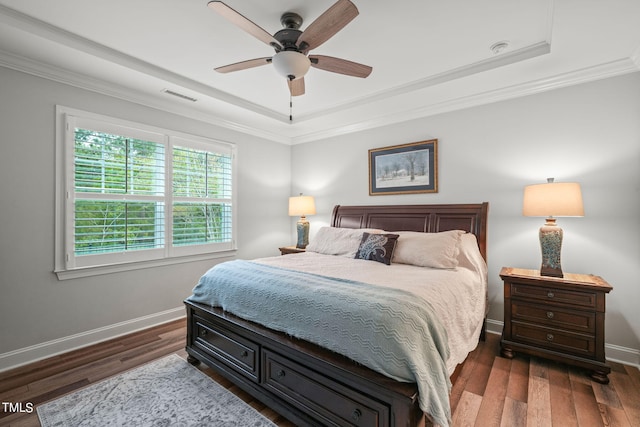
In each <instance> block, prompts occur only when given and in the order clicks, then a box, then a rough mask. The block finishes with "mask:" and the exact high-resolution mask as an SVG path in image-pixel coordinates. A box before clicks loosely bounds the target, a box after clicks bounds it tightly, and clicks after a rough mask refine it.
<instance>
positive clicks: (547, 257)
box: [539, 218, 564, 277]
mask: <svg viewBox="0 0 640 427" xmlns="http://www.w3.org/2000/svg"><path fill="white" fill-rule="evenodd" d="M539 237H540V249H541V250H542V266H541V267H540V275H541V276H552V277H563V276H564V275H563V273H562V266H561V265H560V250H561V248H562V228H560V227H558V226H557V225H556V220H555V218H547V222H546V223H545V224H544V225H543V226H542V227H540V232H539Z"/></svg>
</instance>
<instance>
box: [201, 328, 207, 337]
mask: <svg viewBox="0 0 640 427" xmlns="http://www.w3.org/2000/svg"><path fill="white" fill-rule="evenodd" d="M200 336H201V337H206V336H207V330H206V329H201V330H200Z"/></svg>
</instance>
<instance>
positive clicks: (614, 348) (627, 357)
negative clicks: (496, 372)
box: [487, 319, 640, 369]
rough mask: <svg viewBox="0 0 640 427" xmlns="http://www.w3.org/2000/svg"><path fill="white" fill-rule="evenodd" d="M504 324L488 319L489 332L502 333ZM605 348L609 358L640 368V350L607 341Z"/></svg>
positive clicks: (612, 360)
mask: <svg viewBox="0 0 640 427" xmlns="http://www.w3.org/2000/svg"><path fill="white" fill-rule="evenodd" d="M503 326H504V322H501V321H499V320H492V319H487V332H488V333H491V334H498V335H501V334H502V327H503ZM604 350H605V353H606V355H607V360H610V361H611V362H618V363H622V364H623V365H631V366H635V367H636V368H638V369H640V350H637V349H634V348H628V347H622V346H619V345H614V344H606V343H605V345H604Z"/></svg>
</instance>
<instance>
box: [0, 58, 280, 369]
mask: <svg viewBox="0 0 640 427" xmlns="http://www.w3.org/2000/svg"><path fill="white" fill-rule="evenodd" d="M178 102H181V101H178ZM56 104H60V105H64V106H67V107H71V108H77V109H82V110H86V111H90V112H94V113H98V114H104V115H108V116H112V117H119V118H123V119H126V120H130V121H134V122H139V123H145V124H149V125H153V126H159V127H163V128H168V129H172V130H177V131H181V132H186V133H190V134H194V135H202V136H206V137H209V138H214V139H220V140H224V141H230V142H235V143H236V144H237V148H238V181H239V182H238V190H239V191H238V193H239V197H238V225H237V226H238V247H239V251H238V256H239V257H242V258H254V257H257V256H267V255H276V254H278V253H279V252H278V249H277V248H278V246H282V245H283V244H288V243H290V242H291V222H290V219H289V217H288V215H287V203H288V197H289V195H290V182H291V177H290V147H289V146H286V145H282V144H278V143H273V142H269V141H265V140H260V139H258V138H255V137H250V136H247V135H242V134H238V133H234V132H232V131H229V130H225V129H221V128H217V127H215V126H213V125H210V124H207V123H203V122H199V121H195V120H191V119H188V118H185V117H181V116H178V115H173V114H169V113H166V112H162V111H159V110H155V109H152V108H148V107H143V106H140V105H136V104H132V103H129V102H125V101H122V100H119V99H115V98H111V97H108V96H103V95H99V94H96V93H92V92H88V91H85V90H81V89H78V88H74V87H70V86H66V85H63V84H59V83H54V82H51V81H48V80H44V79H40V78H37V77H33V76H30V75H27V74H23V73H20V72H16V71H12V70H9V69H6V68H2V67H0V203H1V208H0V357H1V356H2V355H3V354H6V353H8V352H12V351H14V350H18V349H23V348H27V347H29V346H38V345H41V344H42V343H50V342H52V341H54V342H55V341H56V340H63V341H64V340H65V339H66V337H70V336H76V335H78V334H80V335H82V334H85V333H87V331H95V330H100V329H101V328H107V329H109V328H111V327H112V326H113V325H118V324H121V323H123V322H124V323H125V324H126V323H127V322H130V321H132V319H138V318H141V317H144V316H154V314H155V313H160V312H164V311H170V310H172V309H175V308H180V307H182V300H183V299H184V298H186V297H187V296H189V294H190V291H191V289H192V288H193V286H194V284H195V283H196V282H197V280H198V278H199V277H200V275H201V274H202V273H203V272H204V271H206V270H207V269H208V268H209V267H211V266H212V265H213V261H200V262H190V263H184V264H177V265H172V266H166V267H160V268H155V269H145V270H137V271H131V272H123V273H115V274H107V275H102V276H94V277H89V278H82V279H73V280H64V281H59V280H58V279H57V277H56V275H55V274H54V273H53V266H54V215H55V206H54V168H55V164H54V153H55V145H54V142H55V131H54V123H55V114H54V112H55V105H56ZM177 313H178V315H179V314H181V312H177ZM151 321H152V322H153V319H152V320H151ZM143 323H144V322H143ZM132 325H134V326H135V325H138V323H136V322H134V323H133V324H132ZM126 329H127V327H126V326H123V327H122V328H113V331H116V332H118V331H119V332H122V331H124V330H126ZM110 333H111V332H110V331H106V332H105V333H104V334H102V335H106V336H108V335H109V334H110ZM94 335H95V336H101V335H100V334H89V335H88V336H87V337H85V338H84V340H85V341H91V340H92V339H93V337H94ZM76 338H77V337H76ZM82 341H83V338H82V337H80V338H77V339H73V340H69V343H71V344H74V345H75V344H77V343H78V342H82ZM64 347H65V344H64V342H63V343H61V345H60V346H55V345H52V346H50V348H52V349H59V348H64ZM47 351H50V349H49V347H46V346H45V348H43V349H42V352H45V353H46V352H47ZM42 352H40V353H42ZM40 353H38V351H34V352H27V353H25V354H24V355H23V356H24V357H30V356H31V355H33V354H35V355H38V354H40ZM20 357H21V356H20V355H18V356H17V358H16V359H15V360H13V359H12V360H10V361H9V362H8V363H9V364H11V362H14V363H15V362H18V363H20V362H22V360H21V359H20ZM0 362H1V360H0ZM1 368H2V363H0V369H1Z"/></svg>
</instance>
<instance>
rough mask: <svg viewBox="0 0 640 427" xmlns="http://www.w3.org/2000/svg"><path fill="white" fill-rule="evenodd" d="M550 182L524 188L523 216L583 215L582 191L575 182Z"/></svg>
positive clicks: (551, 179) (551, 180)
mask: <svg viewBox="0 0 640 427" xmlns="http://www.w3.org/2000/svg"><path fill="white" fill-rule="evenodd" d="M549 180H550V182H547V183H546V184H534V185H528V186H526V187H525V188H524V199H523V202H522V214H523V215H524V216H544V217H558V216H584V207H583V206H582V192H581V191H580V184H578V183H576V182H553V178H549Z"/></svg>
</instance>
